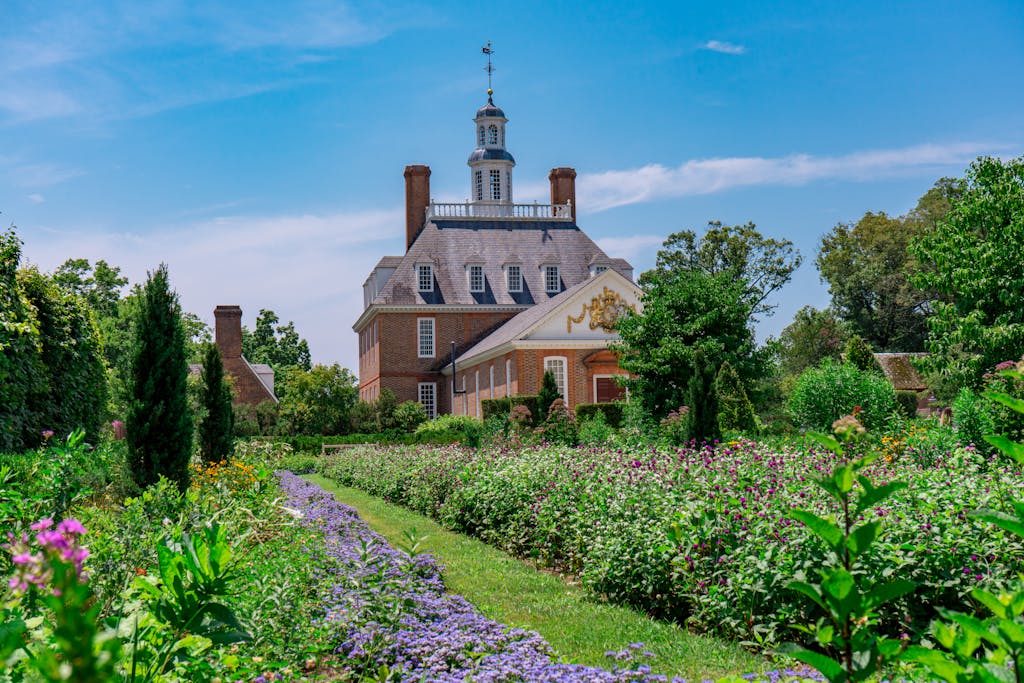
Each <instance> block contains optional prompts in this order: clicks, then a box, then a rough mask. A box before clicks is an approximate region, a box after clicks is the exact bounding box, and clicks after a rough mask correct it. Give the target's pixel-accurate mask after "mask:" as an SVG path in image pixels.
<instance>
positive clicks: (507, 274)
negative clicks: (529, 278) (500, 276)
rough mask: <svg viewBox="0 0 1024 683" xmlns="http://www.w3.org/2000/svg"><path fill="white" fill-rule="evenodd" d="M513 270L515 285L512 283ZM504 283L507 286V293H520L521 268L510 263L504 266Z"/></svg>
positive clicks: (521, 289)
mask: <svg viewBox="0 0 1024 683" xmlns="http://www.w3.org/2000/svg"><path fill="white" fill-rule="evenodd" d="M513 270H514V271H515V273H516V283H513V282H512V272H513ZM505 281H506V283H507V284H508V291H509V292H511V293H513V294H519V293H521V292H522V291H523V267H522V266H521V265H520V264H518V263H510V264H508V265H507V266H505ZM513 285H515V286H513Z"/></svg>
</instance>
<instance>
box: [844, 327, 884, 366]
mask: <svg viewBox="0 0 1024 683" xmlns="http://www.w3.org/2000/svg"><path fill="white" fill-rule="evenodd" d="M843 355H844V356H845V360H846V362H847V363H849V364H851V365H853V366H854V367H855V368H857V369H858V370H863V371H864V372H873V373H876V374H879V375H882V376H885V372H884V371H883V370H882V366H881V365H879V364H878V359H876V358H875V354H874V353H873V352H872V351H871V347H870V346H868V343H867V342H866V341H864V339H863V338H861V337H860V336H858V335H856V334H855V335H853V336H852V337H850V340H849V341H847V342H846V349H845V351H844V354H843Z"/></svg>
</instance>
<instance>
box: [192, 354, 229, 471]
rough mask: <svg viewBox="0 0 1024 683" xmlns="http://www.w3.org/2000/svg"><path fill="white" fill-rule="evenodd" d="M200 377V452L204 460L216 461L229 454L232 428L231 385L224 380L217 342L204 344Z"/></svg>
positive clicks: (207, 461)
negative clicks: (202, 414) (201, 411)
mask: <svg viewBox="0 0 1024 683" xmlns="http://www.w3.org/2000/svg"><path fill="white" fill-rule="evenodd" d="M202 379H203V385H202V390H201V392H200V397H201V398H200V402H201V404H202V406H203V408H204V409H205V410H204V412H205V415H204V416H203V420H202V422H200V424H199V453H200V455H201V456H202V458H203V462H206V463H215V462H220V461H222V460H227V458H228V456H229V455H231V451H232V450H233V446H234V442H233V439H232V436H233V434H234V428H235V424H234V423H235V414H234V411H233V409H232V407H231V387H229V386H228V384H227V382H226V381H225V380H224V362H223V361H222V360H221V357H220V349H218V348H217V345H216V344H207V345H206V353H205V354H203V377H202Z"/></svg>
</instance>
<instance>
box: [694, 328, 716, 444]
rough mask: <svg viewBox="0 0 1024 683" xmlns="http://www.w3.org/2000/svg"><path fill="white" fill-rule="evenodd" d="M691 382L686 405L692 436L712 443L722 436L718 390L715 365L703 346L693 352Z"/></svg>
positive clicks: (699, 440) (699, 441)
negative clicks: (719, 421)
mask: <svg viewBox="0 0 1024 683" xmlns="http://www.w3.org/2000/svg"><path fill="white" fill-rule="evenodd" d="M692 364H693V365H692V370H691V373H690V383H689V386H688V387H687V394H688V398H687V402H686V405H688V406H689V408H690V414H689V416H688V420H689V427H690V435H689V436H690V438H691V439H693V440H694V441H696V442H697V443H698V444H699V443H708V444H712V443H714V442H715V441H716V440H717V439H720V438H721V436H722V431H721V428H720V427H719V425H718V392H716V391H715V365H714V360H713V359H712V358H710V357H709V356H708V355H707V353H706V352H705V351H704V349H702V348H697V349H696V350H695V351H694V353H693V361H692Z"/></svg>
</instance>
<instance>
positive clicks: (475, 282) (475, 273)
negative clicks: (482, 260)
mask: <svg viewBox="0 0 1024 683" xmlns="http://www.w3.org/2000/svg"><path fill="white" fill-rule="evenodd" d="M469 291H471V292H477V293H478V292H482V291H484V267H483V266H480V265H472V266H470V267H469Z"/></svg>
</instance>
